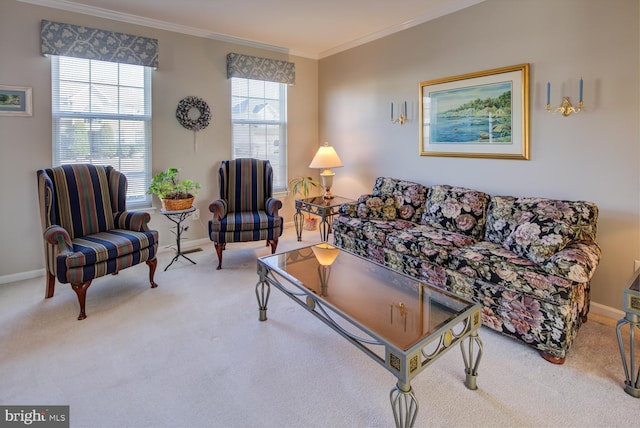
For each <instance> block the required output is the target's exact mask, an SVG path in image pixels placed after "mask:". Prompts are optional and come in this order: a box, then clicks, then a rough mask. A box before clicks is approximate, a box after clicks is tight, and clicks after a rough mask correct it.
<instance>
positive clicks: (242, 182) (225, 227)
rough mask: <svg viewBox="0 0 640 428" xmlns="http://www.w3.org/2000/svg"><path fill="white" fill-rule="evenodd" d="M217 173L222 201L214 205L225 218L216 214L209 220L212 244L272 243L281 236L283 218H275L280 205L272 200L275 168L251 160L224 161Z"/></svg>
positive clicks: (256, 160) (262, 162)
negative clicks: (262, 241) (269, 241)
mask: <svg viewBox="0 0 640 428" xmlns="http://www.w3.org/2000/svg"><path fill="white" fill-rule="evenodd" d="M218 174H219V184H220V198H221V199H220V200H218V201H215V202H214V204H216V205H217V206H218V207H221V208H220V212H223V213H225V214H226V215H224V216H221V218H218V217H217V216H215V215H214V218H213V220H211V221H209V236H210V238H211V240H212V241H214V242H216V243H226V242H246V241H260V240H263V239H268V240H273V239H277V238H278V237H279V236H280V235H282V225H283V219H282V217H281V216H278V215H273V213H274V212H277V209H278V208H280V206H281V202H280V201H279V200H277V199H274V198H272V195H273V168H272V167H271V163H270V162H269V161H265V160H258V159H248V158H245V159H235V160H228V161H223V162H222V163H221V165H220V169H219V172H218ZM214 204H212V206H213V205H214ZM210 209H211V210H212V212H214V211H213V208H210Z"/></svg>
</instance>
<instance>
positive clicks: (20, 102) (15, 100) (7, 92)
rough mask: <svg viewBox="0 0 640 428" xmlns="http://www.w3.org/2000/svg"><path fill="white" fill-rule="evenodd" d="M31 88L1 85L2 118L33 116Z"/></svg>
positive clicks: (0, 103) (0, 108) (0, 106)
mask: <svg viewBox="0 0 640 428" xmlns="http://www.w3.org/2000/svg"><path fill="white" fill-rule="evenodd" d="M31 91H32V89H31V88H28V87H23V86H4V85H0V116H31Z"/></svg>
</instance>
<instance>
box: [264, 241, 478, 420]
mask: <svg viewBox="0 0 640 428" xmlns="http://www.w3.org/2000/svg"><path fill="white" fill-rule="evenodd" d="M258 275H259V277H260V278H259V281H258V283H257V284H256V297H257V299H258V306H259V319H260V321H266V320H267V303H268V300H269V294H270V291H271V286H272V285H273V286H274V287H276V288H277V289H279V290H280V291H282V292H283V293H284V294H286V295H287V296H289V297H290V298H291V299H293V300H294V301H296V302H297V303H299V304H300V305H302V306H303V307H305V308H306V309H307V310H308V311H309V312H311V313H312V314H313V315H315V316H316V317H317V318H319V319H320V320H322V321H323V322H324V323H325V324H326V325H328V326H329V327H331V328H332V329H333V330H335V331H336V332H338V333H339V334H340V335H342V336H343V337H344V338H346V339H347V340H348V341H349V342H351V343H352V344H353V345H355V346H356V347H357V348H358V349H360V350H361V351H362V352H364V353H365V354H366V355H368V356H369V357H371V358H373V359H374V360H375V361H377V362H378V363H379V364H380V365H381V366H383V367H384V368H385V369H387V370H388V371H389V372H391V373H392V374H393V375H394V376H395V377H396V378H397V380H398V381H397V383H396V385H395V386H394V387H393V388H392V389H391V393H390V400H391V408H392V409H393V415H394V419H395V423H396V426H413V425H414V423H415V421H416V415H417V413H418V400H417V398H416V396H415V394H414V392H413V390H412V388H411V380H412V379H413V378H414V377H415V376H417V375H418V373H420V372H421V371H423V370H424V369H425V368H426V367H427V366H429V365H430V364H431V363H432V362H433V361H435V360H436V359H437V358H438V357H440V356H441V355H443V354H444V353H446V352H447V351H448V350H449V349H451V348H452V347H453V346H454V345H456V344H460V349H461V350H462V357H463V361H464V366H465V373H466V377H465V385H466V386H467V388H469V389H473V390H475V389H477V384H476V378H477V374H478V365H479V363H480V359H481V357H482V341H481V340H480V337H479V336H478V328H479V327H480V325H481V321H480V310H481V305H480V304H479V303H474V302H472V301H468V300H465V299H462V298H459V297H457V296H455V295H453V294H451V293H448V292H446V291H443V290H441V289H438V288H436V287H433V286H430V285H429V284H426V283H424V282H421V281H418V280H416V279H413V278H411V277H409V276H406V275H403V274H400V273H397V272H394V271H392V270H390V269H387V268H385V267H384V266H381V265H379V264H377V263H374V262H372V261H369V260H367V259H365V258H362V257H359V256H356V255H354V254H351V253H349V252H347V251H344V250H341V249H338V248H336V247H333V246H332V245H329V244H327V243H320V244H317V245H312V246H308V247H304V248H300V249H296V250H293V251H288V252H285V253H281V254H274V255H270V256H265V257H261V258H259V259H258Z"/></svg>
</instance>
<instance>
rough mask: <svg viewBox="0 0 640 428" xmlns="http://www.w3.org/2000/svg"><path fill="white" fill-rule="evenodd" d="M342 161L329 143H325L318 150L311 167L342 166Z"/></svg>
mask: <svg viewBox="0 0 640 428" xmlns="http://www.w3.org/2000/svg"><path fill="white" fill-rule="evenodd" d="M342 166H343V165H342V161H341V160H340V158H339V157H338V153H336V150H335V149H334V148H333V146H330V145H329V143H324V146H321V147H320V148H319V149H318V152H317V153H316V155H315V156H314V157H313V159H312V160H311V163H310V164H309V168H340V167H342Z"/></svg>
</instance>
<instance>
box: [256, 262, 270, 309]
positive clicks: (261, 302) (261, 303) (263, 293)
mask: <svg viewBox="0 0 640 428" xmlns="http://www.w3.org/2000/svg"><path fill="white" fill-rule="evenodd" d="M266 274H267V273H266V269H265V267H264V266H261V265H258V275H260V280H259V281H258V283H257V284H256V299H258V310H259V312H260V321H266V320H267V302H268V301H269V293H271V286H270V285H269V282H268V281H267V280H265V278H264V276H265V275H266Z"/></svg>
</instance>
